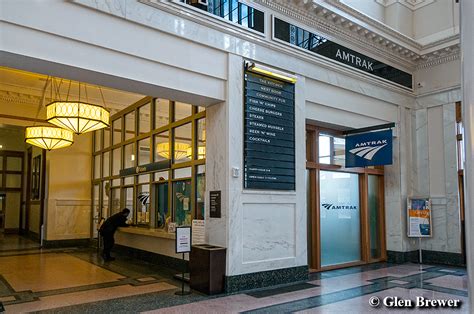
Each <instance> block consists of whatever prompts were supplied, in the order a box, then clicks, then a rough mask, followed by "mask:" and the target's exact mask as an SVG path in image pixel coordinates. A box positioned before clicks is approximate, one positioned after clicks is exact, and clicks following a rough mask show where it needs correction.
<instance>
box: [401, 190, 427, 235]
mask: <svg viewBox="0 0 474 314" xmlns="http://www.w3.org/2000/svg"><path fill="white" fill-rule="evenodd" d="M407 210H408V213H407V216H408V224H407V228H408V236H409V237H418V238H424V237H431V236H432V232H433V230H432V228H431V226H432V225H431V200H430V199H429V198H421V197H420V198H415V197H413V198H408V201H407Z"/></svg>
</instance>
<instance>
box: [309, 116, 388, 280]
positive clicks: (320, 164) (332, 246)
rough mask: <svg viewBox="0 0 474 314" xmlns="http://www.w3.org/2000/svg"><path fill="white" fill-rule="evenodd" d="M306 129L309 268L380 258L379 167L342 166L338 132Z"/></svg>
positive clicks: (383, 252) (382, 256)
mask: <svg viewBox="0 0 474 314" xmlns="http://www.w3.org/2000/svg"><path fill="white" fill-rule="evenodd" d="M306 131H307V132H306V134H307V136H306V141H307V142H306V160H307V162H306V177H307V195H308V252H309V265H310V269H311V270H313V271H321V270H329V269H335V268H342V267H348V266H354V265H361V264H367V263H373V262H379V261H385V260H386V249H385V214H384V197H383V195H384V170H383V167H366V168H345V139H344V136H343V134H342V132H341V131H337V130H331V129H325V128H319V127H316V126H313V125H307V127H306Z"/></svg>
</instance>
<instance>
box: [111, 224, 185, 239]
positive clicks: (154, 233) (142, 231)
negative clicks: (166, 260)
mask: <svg viewBox="0 0 474 314" xmlns="http://www.w3.org/2000/svg"><path fill="white" fill-rule="evenodd" d="M118 230H119V231H120V232H123V233H133V234H139V235H143V236H149V237H156V238H164V239H170V240H174V239H175V238H176V236H175V234H174V233H168V232H166V231H164V230H162V229H149V228H140V227H125V228H118Z"/></svg>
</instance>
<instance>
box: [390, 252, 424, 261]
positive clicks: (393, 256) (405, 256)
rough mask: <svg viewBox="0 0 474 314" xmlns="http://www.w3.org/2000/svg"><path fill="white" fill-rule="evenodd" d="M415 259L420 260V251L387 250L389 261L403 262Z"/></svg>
mask: <svg viewBox="0 0 474 314" xmlns="http://www.w3.org/2000/svg"><path fill="white" fill-rule="evenodd" d="M415 260H416V261H418V251H410V252H399V251H387V262H388V263H395V264H403V263H407V262H414V261H415Z"/></svg>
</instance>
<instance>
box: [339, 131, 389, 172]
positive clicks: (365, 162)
mask: <svg viewBox="0 0 474 314" xmlns="http://www.w3.org/2000/svg"><path fill="white" fill-rule="evenodd" d="M392 154H393V149H392V130H385V131H378V132H367V133H361V134H355V135H347V136H346V167H348V168H349V167H367V166H381V165H391V164H392Z"/></svg>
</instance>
